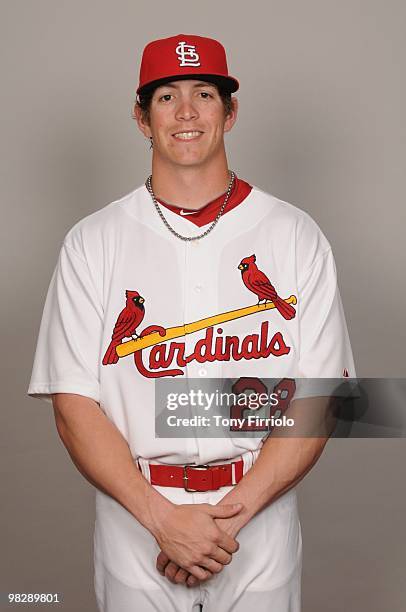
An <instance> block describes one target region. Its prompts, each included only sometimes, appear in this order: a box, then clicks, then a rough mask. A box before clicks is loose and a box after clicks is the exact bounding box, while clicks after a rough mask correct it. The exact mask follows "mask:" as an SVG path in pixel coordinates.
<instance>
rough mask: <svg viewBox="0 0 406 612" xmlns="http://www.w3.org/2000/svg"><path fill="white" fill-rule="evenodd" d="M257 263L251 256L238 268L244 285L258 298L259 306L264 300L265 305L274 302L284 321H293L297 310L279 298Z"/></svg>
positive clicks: (253, 256) (245, 258) (243, 260)
mask: <svg viewBox="0 0 406 612" xmlns="http://www.w3.org/2000/svg"><path fill="white" fill-rule="evenodd" d="M255 261H256V257H255V255H250V257H244V259H242V260H241V262H240V265H239V266H238V269H239V270H241V276H242V280H243V283H244V285H245V286H246V287H247V289H249V290H250V291H252V293H255V294H256V295H257V296H258V306H259V305H260V303H261V302H262V300H264V303H266V302H267V301H272V302H273V303H274V304H275V307H276V308H277V309H278V311H279V312H280V313H281V315H282V316H283V318H284V319H287V320H289V319H293V317H294V316H295V315H296V311H295V309H294V308H293V306H291V305H290V304H288V303H287V302H285V300H283V299H282V298H280V297H279V295H278V294H277V293H276V289H275V287H274V286H273V285H272V283H271V281H270V280H269V278H268V277H267V276H266V274H264V273H263V272H262V271H261V270H258V267H257V264H256V263H255Z"/></svg>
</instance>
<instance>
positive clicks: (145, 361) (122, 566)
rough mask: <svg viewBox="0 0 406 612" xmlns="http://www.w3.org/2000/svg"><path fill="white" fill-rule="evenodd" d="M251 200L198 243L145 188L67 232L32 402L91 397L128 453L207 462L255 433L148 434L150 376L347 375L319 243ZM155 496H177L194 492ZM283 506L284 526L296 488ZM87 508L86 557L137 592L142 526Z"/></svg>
mask: <svg viewBox="0 0 406 612" xmlns="http://www.w3.org/2000/svg"><path fill="white" fill-rule="evenodd" d="M241 183H242V182H241V181H240V185H241ZM247 193H248V195H246V197H245V198H243V200H242V201H241V202H239V203H238V205H235V204H234V207H232V205H230V207H229V209H227V210H226V212H225V213H224V214H223V216H222V217H221V218H220V221H219V223H218V224H217V225H216V227H215V228H214V230H213V231H212V232H211V233H209V234H208V235H207V236H206V237H204V238H203V239H202V240H196V241H182V240H180V239H178V238H177V237H176V236H174V235H173V234H172V233H170V232H169V230H168V228H167V227H165V225H164V224H163V222H162V220H161V219H160V217H159V215H158V214H157V211H156V210H155V207H154V204H153V202H152V200H151V196H150V194H149V193H148V191H147V189H146V187H145V185H142V186H141V187H139V188H137V189H135V190H134V191H133V192H131V193H130V194H128V195H126V196H125V197H123V198H121V199H120V200H118V201H115V202H112V203H111V204H109V205H107V206H105V207H104V208H102V209H100V210H98V211H96V212H95V213H93V214H90V215H89V216H87V217H85V218H84V219H82V220H81V221H79V222H78V223H77V224H76V225H75V226H74V227H72V229H71V230H70V231H69V232H68V233H67V235H66V236H65V239H64V242H63V245H62V248H61V251H60V254H59V259H58V262H57V265H56V268H55V271H54V274H53V276H52V279H51V283H50V287H49V290H48V294H47V298H46V303H45V307H44V312H43V317H42V322H41V327H40V332H39V338H38V344H37V349H36V354H35V361H34V366H33V372H32V377H31V381H30V384H29V389H28V394H29V395H31V396H34V397H39V398H43V399H46V400H49V401H50V394H52V393H58V392H65V393H76V394H80V395H84V396H88V397H90V398H93V399H94V400H96V401H97V402H99V404H100V407H101V409H102V410H103V411H104V412H105V413H106V415H107V416H108V417H109V419H110V420H111V421H112V422H113V423H114V424H115V425H116V426H117V427H118V429H119V430H120V431H121V433H122V434H123V435H124V437H125V439H126V440H127V441H128V444H129V446H130V449H131V452H132V455H133V457H134V458H138V457H140V458H142V459H143V460H147V459H151V460H153V461H156V462H163V463H177V464H184V463H197V464H206V463H209V462H219V461H222V460H231V459H232V458H235V457H238V456H240V455H244V456H246V455H247V454H250V453H251V452H252V451H258V449H260V446H261V442H262V441H261V438H253V437H238V438H235V437H234V438H231V437H230V438H192V437H191V438H156V437H155V405H154V397H155V396H154V393H155V391H154V389H155V386H154V381H155V380H156V379H157V378H158V377H159V378H162V377H167V378H168V379H169V378H171V379H174V378H177V377H191V378H201V379H204V378H231V379H236V380H238V379H239V378H240V377H250V378H252V377H254V378H258V379H263V378H265V379H269V378H284V377H288V378H295V377H332V378H333V377H336V378H339V377H342V376H343V375H344V376H351V377H352V376H355V371H354V364H353V358H352V353H351V348H350V343H349V339H348V334H347V328H346V323H345V318H344V313H343V308H342V304H341V299H340V295H339V290H338V286H337V277H336V268H335V264H334V259H333V254H332V251H331V248H330V245H329V243H328V241H327V240H326V238H325V236H324V235H323V233H322V232H321V230H320V229H319V227H318V226H317V225H316V223H315V222H314V221H313V220H312V219H311V218H310V217H309V215H308V214H306V213H305V212H303V211H301V210H299V209H298V208H296V207H295V206H292V205H291V204H289V203H287V202H284V201H281V200H280V199H278V198H276V197H274V196H272V195H269V194H267V193H265V192H264V191H262V190H261V189H259V188H258V187H255V186H253V187H252V189H250V190H249V189H248V190H247ZM162 210H163V212H164V214H165V216H166V218H167V220H168V221H169V223H170V224H171V226H172V227H173V228H174V229H175V230H176V231H177V232H179V233H180V234H182V235H187V236H196V235H199V234H200V233H202V231H204V230H205V229H207V227H208V225H207V224H206V225H203V226H202V227H199V225H198V224H196V223H194V222H193V216H194V213H192V214H188V211H180V213H181V214H179V211H175V210H174V209H173V207H172V208H171V207H164V208H163V209H162ZM185 213H186V214H185ZM266 300H268V301H266ZM272 300H273V301H272ZM258 302H259V305H258ZM276 303H278V307H275V306H274V305H275V304H276ZM137 336H138V338H137ZM140 343H141V344H140ZM160 490H161V492H163V493H164V494H166V495H167V496H169V497H170V496H172V498H173V499H174V498H176V499H180V497H176V496H179V495H185V496H186V497H187V496H188V495H189V496H190V495H191V494H190V493H189V494H188V493H185V492H184V491H179V490H178V491H177V490H169V489H168V488H162V489H161V488H160ZM224 492H226V490H225V491H224ZM224 492H223V493H222V494H224ZM220 493H221V491H220V492H218V493H217V496H219V495H220ZM199 495H200V497H199ZM173 496H175V497H173ZM203 496H204V494H197V498H199V499H205V498H204V497H203ZM220 497H221V495H220ZM195 498H196V495H195V497H194V499H195ZM182 499H183V498H182ZM189 499H190V497H189ZM207 499H208V498H207ZM210 499H211V498H210ZM282 499H283V498H282ZM286 499H290V500H292V502H291V504H290V508H291V510H290V512H291V513H292V519H291V520H292V521H293V520H294V517H296V514H295V512H294V510H292V508H294V507H295V506H294V505H295V497H294V495H293V493H291V492H290V493H289V494H288V496H287V497H286ZM97 503H98V506H97V508H98V516H99V532H98V534H97V535H96V539H95V543H96V550H95V555H96V557H97V558H100V557H102V556H103V557H104V559H105V557H106V555H107V556H108V557H109V559H110V560H111V563H110V565H109V572H110V574H114V576H115V579H118V580H120V581H121V582H122V583H123V584H124V583H125V584H126V585H133V586H134V585H136V584H138V583H137V580H139V577H138V578H136V576H137V572H136V571H133V570H132V569H131V567H132V566H133V567H135V566H136V565H137V563H136V562H135V556H134V555H135V553H134V550H133V549H132V547H131V544H129V543H128V537H127V535H128V533H127V531H126V530H128V529H130V528H134V529H138V528H137V527H135V526H133V527H130V522H131V521H130V518H129V516H128V513H126V511H125V510H124V509H123V508H121V506H119V504H117V503H116V502H115V501H114V500H111V499H110V498H108V497H107V496H105V495H104V494H103V493H101V492H99V491H97ZM277 503H282V504H283V503H286V502H283V501H282V502H277ZM112 515H115V516H116V521H115V522H114V521H111V516H112ZM100 517H105V519H103V520H102V519H101V518H100ZM107 517H110V518H107ZM131 518H132V517H131ZM295 520H296V519H295ZM133 521H134V519H133ZM103 525H104V527H103ZM114 530H116V531H114ZM113 531H114V533H115V537H114V538H113V537H112V536H111V534H112V533H113ZM126 534H127V535H126ZM134 537H135V536H134ZM275 537H276V536H275ZM106 542H108V544H106ZM281 542H282V540H281ZM285 544H286V542H285ZM285 544H283V543H281V546H284V545H285ZM298 550H299V544H298V539H297V538H296V540H295V544H294V551H295V552H294V555H298V554H299V553H298ZM103 551H104V552H103ZM112 559H114V563H113V561H112ZM151 563H152V567H153V568H154V564H155V559H152V560H151ZM140 564H141V565H142V563H141V561H140ZM107 565H108V564H107ZM141 565H140V566H139V567H141ZM232 565H233V564H231V565H230V568H231V567H232ZM282 566H283V564H282V565H280V567H282ZM137 567H138V566H137ZM227 569H228V570H229V568H227ZM240 569H241V568H240ZM140 571H141V570H140ZM229 571H231V570H229ZM262 572H263V570H262ZM223 573H224V572H222V574H223ZM98 576H99V578H98V580H99V582H100V581H104V580H107V579H106V578H105V577H104V578H101V570H100V571H99V573H98ZM216 578H218V580H220V576H219V577H216ZM240 578H241V574H240ZM158 579H159V580H161V579H162V578H161V577H160V576H159V575H158ZM280 579H281V578H280V576H279V578H278V580H280ZM221 580H223V578H221ZM282 581H283V580H282ZM271 582H272V580H271ZM160 584H161V583H160ZM168 584H169V586H168V585H166V586H165V588H171V587H172V586H173V585H170V583H168ZM134 588H136V586H134ZM151 588H152V587H151ZM155 588H157V587H156V585H155ZM175 588H176V587H175ZM258 588H260V589H262V588H263V586H261V585H260V586H259V587H258ZM101 591H102V588H101V587H100V592H101ZM185 591H186V589H185ZM178 592H179V590H178ZM278 601H279V600H278ZM281 601H282V600H281ZM100 605H101V604H100ZM104 605H105V607H104V608H103V609H105V610H107V609H108V606H107V604H104ZM148 609H149V608H148ZM167 609H169V608H167ZM217 609H220V608H217ZM221 609H225V608H221ZM288 609H289V610H290V609H292V610H293V609H295V610H296V608H288V607H286V610H288ZM278 610H280V611H281V612H282V611H284V610H285V608H283V607H282V605H281V607H279V608H278Z"/></svg>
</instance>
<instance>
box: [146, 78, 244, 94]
mask: <svg viewBox="0 0 406 612" xmlns="http://www.w3.org/2000/svg"><path fill="white" fill-rule="evenodd" d="M187 79H196V80H197V81H207V82H208V83H214V84H215V85H218V86H219V87H220V88H221V89H223V90H225V91H227V92H228V93H233V92H235V91H237V89H238V88H239V87H240V84H239V82H238V81H237V79H234V78H233V77H225V76H223V75H220V74H201V73H200V74H182V75H179V74H177V75H174V76H167V77H162V79H157V80H156V81H151V82H150V83H147V84H146V85H144V86H143V87H139V88H138V89H137V94H139V95H140V94H146V93H148V92H150V91H151V90H152V89H156V88H157V87H159V86H160V85H165V83H170V82H171V81H185V80H187Z"/></svg>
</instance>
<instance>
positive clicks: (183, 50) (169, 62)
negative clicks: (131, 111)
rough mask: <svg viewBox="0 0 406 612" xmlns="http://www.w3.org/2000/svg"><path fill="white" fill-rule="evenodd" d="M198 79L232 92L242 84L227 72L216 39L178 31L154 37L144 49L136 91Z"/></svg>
mask: <svg viewBox="0 0 406 612" xmlns="http://www.w3.org/2000/svg"><path fill="white" fill-rule="evenodd" d="M192 78H196V79H199V80H202V81H208V82H209V83H215V84H216V85H219V86H220V87H222V88H223V89H225V90H226V91H229V92H230V93H232V92H234V91H237V89H238V88H239V86H240V84H239V82H238V81H237V79H235V78H234V77H232V76H230V75H229V74H228V67H227V58H226V52H225V49H224V47H223V45H222V44H221V43H219V42H218V41H217V40H214V39H213V38H206V37H204V36H195V35H194V34H178V35H177V36H171V37H170V38H162V39H160V40H153V41H151V42H150V43H148V44H147V46H146V47H145V48H144V51H143V54H142V60H141V67H140V80H139V84H138V88H137V94H139V93H145V92H146V91H147V90H148V89H150V88H154V87H158V85H164V84H165V83H169V82H170V81H178V80H181V79H192Z"/></svg>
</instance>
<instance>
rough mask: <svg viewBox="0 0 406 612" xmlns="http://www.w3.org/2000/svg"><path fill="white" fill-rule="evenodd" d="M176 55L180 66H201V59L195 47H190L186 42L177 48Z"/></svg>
mask: <svg viewBox="0 0 406 612" xmlns="http://www.w3.org/2000/svg"><path fill="white" fill-rule="evenodd" d="M176 54H177V56H178V60H179V66H200V61H199V60H200V57H199V54H198V53H196V47H195V45H188V44H187V43H186V42H185V41H182V42H180V43H179V44H178V46H177V47H176Z"/></svg>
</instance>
